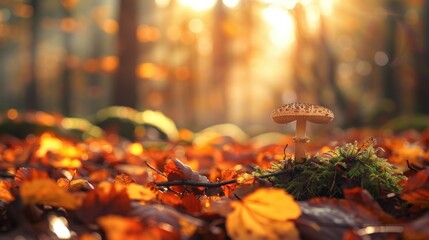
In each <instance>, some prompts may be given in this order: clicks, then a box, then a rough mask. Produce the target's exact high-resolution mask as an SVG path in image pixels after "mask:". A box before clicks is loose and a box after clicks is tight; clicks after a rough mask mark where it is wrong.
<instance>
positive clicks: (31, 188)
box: [19, 178, 81, 209]
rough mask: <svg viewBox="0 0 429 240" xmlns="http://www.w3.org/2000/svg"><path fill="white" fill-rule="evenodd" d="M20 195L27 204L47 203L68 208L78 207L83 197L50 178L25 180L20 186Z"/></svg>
mask: <svg viewBox="0 0 429 240" xmlns="http://www.w3.org/2000/svg"><path fill="white" fill-rule="evenodd" d="M19 190H20V195H21V198H22V202H23V203H24V204H25V205H30V204H46V205H50V206H54V207H64V208H66V209H76V208H77V207H79V206H80V204H81V199H80V198H79V197H77V196H75V195H72V194H70V193H68V192H67V191H66V190H64V189H62V188H61V187H59V186H58V185H57V184H56V183H55V182H54V181H53V180H52V179H50V178H41V179H34V180H32V181H25V182H23V183H22V185H21V187H20V189H19Z"/></svg>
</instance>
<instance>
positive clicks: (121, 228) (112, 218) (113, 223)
mask: <svg viewBox="0 0 429 240" xmlns="http://www.w3.org/2000/svg"><path fill="white" fill-rule="evenodd" d="M97 222H98V224H99V225H100V226H101V228H102V229H103V230H104V232H105V233H106V237H107V239H129V240H133V239H135V240H138V239H151V238H150V237H151V236H149V235H148V233H147V231H145V229H144V227H143V225H142V224H141V223H140V221H139V220H138V219H137V218H126V217H121V216H117V215H108V216H104V217H100V218H98V219H97Z"/></svg>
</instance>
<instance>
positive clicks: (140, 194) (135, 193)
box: [126, 183, 156, 202]
mask: <svg viewBox="0 0 429 240" xmlns="http://www.w3.org/2000/svg"><path fill="white" fill-rule="evenodd" d="M126 189H127V194H128V197H129V198H130V199H131V200H138V201H143V202H149V201H152V200H154V199H155V198H156V194H155V193H154V192H153V191H152V190H151V189H150V188H148V187H144V186H142V185H139V184H136V183H130V184H128V185H127V186H126Z"/></svg>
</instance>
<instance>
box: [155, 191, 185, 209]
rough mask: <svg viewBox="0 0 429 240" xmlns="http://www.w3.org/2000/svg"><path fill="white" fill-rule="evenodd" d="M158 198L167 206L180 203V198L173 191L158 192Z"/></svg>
mask: <svg viewBox="0 0 429 240" xmlns="http://www.w3.org/2000/svg"><path fill="white" fill-rule="evenodd" d="M158 199H159V200H160V201H161V202H162V203H164V204H167V205H169V206H173V207H174V206H178V205H180V204H182V199H181V198H180V197H179V196H178V195H177V194H175V193H173V192H165V193H159V194H158Z"/></svg>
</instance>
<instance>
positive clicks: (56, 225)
mask: <svg viewBox="0 0 429 240" xmlns="http://www.w3.org/2000/svg"><path fill="white" fill-rule="evenodd" d="M67 225H68V223H67V219H65V218H64V217H57V216H50V217H49V228H50V229H51V231H52V232H54V233H55V234H56V235H57V237H58V238H59V239H70V238H71V233H70V230H69V229H68V227H67Z"/></svg>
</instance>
